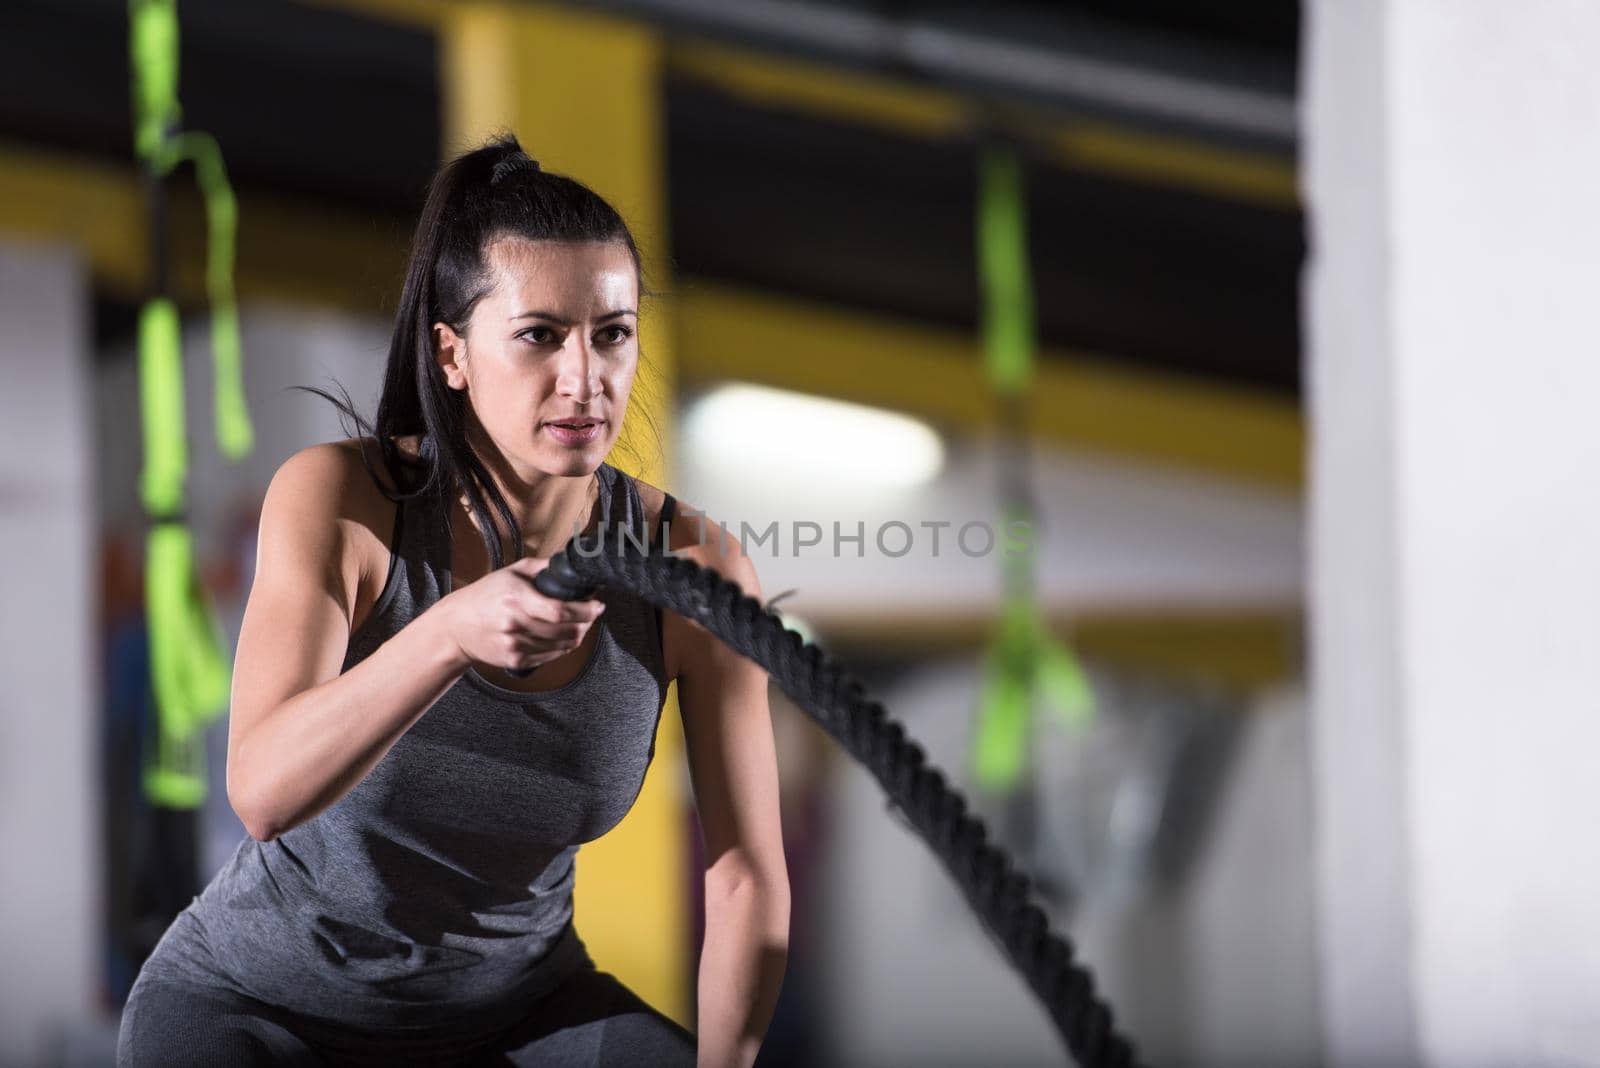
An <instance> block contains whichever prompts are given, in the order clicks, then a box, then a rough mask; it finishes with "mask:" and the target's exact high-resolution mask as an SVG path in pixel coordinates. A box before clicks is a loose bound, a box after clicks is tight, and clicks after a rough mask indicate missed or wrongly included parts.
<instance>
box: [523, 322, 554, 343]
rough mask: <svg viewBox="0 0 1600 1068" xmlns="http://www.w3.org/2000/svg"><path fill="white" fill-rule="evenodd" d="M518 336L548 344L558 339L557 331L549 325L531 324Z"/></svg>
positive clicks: (533, 341) (525, 339)
mask: <svg viewBox="0 0 1600 1068" xmlns="http://www.w3.org/2000/svg"><path fill="white" fill-rule="evenodd" d="M517 336H518V337H520V338H521V339H522V340H524V341H529V342H532V343H533V344H535V345H548V344H550V342H552V341H554V340H555V339H556V332H555V331H554V330H552V329H550V328H549V327H548V326H530V327H528V329H526V330H524V331H522V332H521V333H520V334H518V335H517Z"/></svg>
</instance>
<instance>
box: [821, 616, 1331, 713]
mask: <svg viewBox="0 0 1600 1068" xmlns="http://www.w3.org/2000/svg"><path fill="white" fill-rule="evenodd" d="M809 622H813V623H815V625H816V626H817V630H818V632H819V633H820V634H821V636H822V641H823V643H824V644H825V645H828V646H831V647H834V648H840V649H845V650H848V648H849V647H851V646H860V647H871V648H873V649H875V650H877V651H879V652H897V653H900V654H902V655H912V654H917V655H922V656H939V655H955V654H960V655H966V654H970V653H972V652H975V651H977V650H979V649H983V648H987V646H988V644H989V642H990V641H991V639H992V637H993V635H994V628H995V620H994V618H993V617H990V616H986V615H975V614H973V615H950V614H944V615H940V616H938V617H932V616H929V615H928V614H927V613H921V614H919V615H916V616H905V615H898V614H893V613H888V614H883V615H876V616H873V615H867V616H861V615H853V616H851V617H849V618H841V619H820V620H810V621H809ZM1051 630H1052V631H1054V632H1055V633H1056V634H1057V635H1059V636H1060V637H1061V638H1062V639H1063V640H1065V641H1067V642H1068V643H1070V644H1071V645H1072V647H1073V649H1074V650H1075V651H1076V652H1078V653H1080V654H1081V655H1082V656H1084V657H1085V658H1086V659H1087V660H1089V661H1091V662H1092V663H1094V664H1096V665H1098V666H1101V667H1109V668H1118V669H1125V670H1129V671H1137V672H1140V673H1144V674H1151V675H1156V676H1160V677H1163V678H1167V679H1171V680H1173V681H1176V682H1182V683H1186V684H1189V685H1198V686H1215V687H1221V688H1224V689H1227V690H1230V691H1234V692H1247V691H1251V690H1256V689H1260V688H1262V687H1265V686H1271V685H1275V684H1278V683H1282V682H1287V681H1290V680H1293V679H1297V678H1301V677H1302V676H1303V673H1304V664H1303V663H1302V655H1301V643H1302V638H1301V616H1300V611H1299V609H1298V607H1297V606H1294V605H1285V606H1282V607H1279V608H1274V609H1264V610H1248V611H1245V610H1219V611H1206V610H1195V609H1192V608H1190V609H1184V610H1173V611H1170V612H1161V611H1154V612H1149V611H1140V612H1137V613H1126V612H1117V611H1110V610H1107V611H1104V612H1096V611H1089V612H1087V613H1085V612H1082V611H1078V612H1075V613H1073V614H1071V615H1066V614H1061V615H1058V616H1056V617H1054V618H1053V619H1052V620H1051Z"/></svg>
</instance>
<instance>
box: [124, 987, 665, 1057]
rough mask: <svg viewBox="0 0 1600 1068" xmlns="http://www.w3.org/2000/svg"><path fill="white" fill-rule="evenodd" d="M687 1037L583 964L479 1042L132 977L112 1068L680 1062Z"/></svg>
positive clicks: (219, 990)
mask: <svg viewBox="0 0 1600 1068" xmlns="http://www.w3.org/2000/svg"><path fill="white" fill-rule="evenodd" d="M694 1063H695V1038H694V1035H693V1034H691V1033H690V1032H688V1031H686V1030H684V1029H683V1028H682V1027H680V1026H679V1025H678V1024H677V1023H676V1022H675V1021H673V1020H672V1019H670V1018H668V1017H667V1016H664V1015H662V1014H661V1013H660V1012H657V1011H656V1010H655V1009H653V1008H651V1007H650V1006H649V1005H648V1004H647V1003H645V1001H643V1000H642V999H641V998H640V997H639V996H638V995H637V994H635V993H634V992H633V991H631V990H629V989H628V988H627V987H626V986H624V985H623V984H622V982H621V981H620V980H618V979H617V978H616V977H615V976H614V975H611V974H610V973H609V972H602V971H599V970H597V969H595V968H592V967H590V968H584V969H581V970H580V971H578V972H577V973H576V974H575V975H573V976H572V977H571V978H569V979H567V980H566V981H565V982H564V983H563V984H562V985H561V986H559V987H557V988H556V989H555V990H554V991H552V992H551V993H550V994H549V995H547V996H545V997H543V998H539V999H538V1000H536V1001H535V1002H534V1003H533V1004H532V1005H530V1006H529V1011H528V1013H527V1014H526V1015H524V1016H523V1017H522V1019H521V1020H519V1021H517V1022H516V1023H514V1024H512V1025H510V1026H509V1027H506V1028H503V1029H500V1030H498V1031H495V1032H493V1033H491V1034H489V1035H487V1036H485V1035H477V1036H470V1037H469V1036H451V1035H439V1036H435V1037H430V1038H426V1039H423V1038H416V1037H406V1038H401V1037H396V1036H393V1035H383V1034H376V1033H372V1032H365V1031H358V1030H349V1029H342V1028H331V1027H329V1026H328V1025H327V1024H325V1023H322V1022H320V1021H315V1020H309V1019H307V1018H305V1017H302V1016H298V1015H295V1014H293V1013H290V1012H287V1011H285V1010H283V1009H280V1008H278V1007H276V1006H273V1005H268V1004H266V1003H264V1002H261V1001H257V1000H255V999H254V998H249V997H246V996H244V995H242V994H238V993H235V992H233V991H231V990H227V989H225V988H221V987H209V986H200V985H191V984H189V983H185V982H181V981H176V980H170V979H157V978H153V977H149V976H145V975H141V976H140V977H139V979H138V981H137V982H135V983H134V987H133V990H132V992H131V993H130V994H129V995H128V1003H127V1005H126V1007H125V1008H124V1009H123V1011H122V1028H121V1031H120V1032H119V1034H118V1037H117V1065H118V1068H146V1066H161V1068H183V1066H186V1065H195V1066H200V1065H207V1066H209V1065H223V1064H225V1065H248V1066H255V1065H280V1064H284V1065H351V1066H365V1065H374V1066H376V1065H403V1064H459V1065H519V1066H520V1065H550V1066H562V1068H566V1066H571V1068H580V1066H581V1068H598V1066H602V1065H630V1066H631V1065H669V1066H677V1065H682V1066H684V1068H693V1066H694Z"/></svg>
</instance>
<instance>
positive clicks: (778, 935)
mask: <svg viewBox="0 0 1600 1068" xmlns="http://www.w3.org/2000/svg"><path fill="white" fill-rule="evenodd" d="M788 955H789V891H788V887H787V886H786V885H785V886H782V887H778V888H772V887H763V886H760V885H759V884H755V883H745V884H743V885H741V886H739V887H737V888H733V889H723V888H720V887H714V886H713V885H712V883H711V882H710V881H708V882H707V885H706V934H705V944H704V945H703V947H702V948H701V951H700V976H699V982H698V993H699V1024H698V1034H697V1036H696V1037H697V1042H698V1045H699V1054H698V1060H697V1068H749V1066H750V1065H751V1064H752V1063H753V1062H754V1061H755V1059H756V1053H757V1052H758V1051H759V1050H760V1048H761V1040H762V1039H763V1038H764V1037H765V1036H766V1033H767V1026H768V1025H769V1024H770V1023H771V1022H772V1011H773V1009H774V1007H775V1006H776V1005H777V1003H778V991H779V989H780V988H781V987H782V986H783V971H784V966H785V964H786V963H787V961H788Z"/></svg>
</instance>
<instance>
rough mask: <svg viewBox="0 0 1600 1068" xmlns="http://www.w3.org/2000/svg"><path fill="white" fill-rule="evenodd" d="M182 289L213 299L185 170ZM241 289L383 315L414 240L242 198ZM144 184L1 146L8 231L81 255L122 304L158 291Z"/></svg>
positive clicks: (279, 202) (0, 228)
mask: <svg viewBox="0 0 1600 1068" xmlns="http://www.w3.org/2000/svg"><path fill="white" fill-rule="evenodd" d="M168 189H169V191H170V192H169V198H168V213H169V217H168V231H167V237H168V240H169V242H170V245H169V250H168V251H169V255H170V257H171V263H172V272H173V278H172V281H173V285H174V287H175V289H176V291H177V294H178V296H179V299H180V300H186V301H187V300H201V299H204V296H205V250H206V228H205V214H204V209H203V207H202V205H201V203H200V199H199V197H198V195H197V194H196V193H195V190H194V185H193V182H192V181H190V180H189V179H188V178H187V172H186V171H184V172H180V173H179V175H178V177H176V178H174V179H172V180H171V181H170V182H169V184H168ZM238 202H239V235H238V243H237V248H238V263H237V265H236V270H235V288H236V290H237V292H238V295H239V296H240V298H242V299H245V300H252V299H267V300H279V301H291V302H295V303H300V304H311V305H320V306H327V307H338V308H347V309H360V310H364V311H377V310H379V306H380V305H381V304H382V303H384V302H385V301H387V300H389V299H391V294H392V293H393V292H396V291H398V286H399V281H400V276H401V271H402V270H403V268H404V266H405V252H406V243H407V241H408V240H409V238H410V234H409V233H408V232H406V229H405V227H403V226H400V225H387V224H375V223H374V220H373V218H372V216H371V215H368V214H366V213H360V212H345V211H341V210H338V209H330V208H324V207H320V206H310V205H307V204H306V203H304V202H303V201H298V200H295V199H292V198H286V197H279V196H273V195H264V194H261V193H257V192H252V191H241V192H239V194H238ZM146 211H147V205H146V202H145V193H144V185H143V180H142V179H141V178H140V176H139V175H138V173H137V172H136V171H135V170H134V168H133V165H132V163H131V162H130V163H129V164H127V165H118V164H113V163H106V162H102V161H96V160H85V159H82V158H80V157H76V156H69V155H66V154H62V153H53V152H46V151H40V150H35V149H29V148H21V147H17V146H9V145H7V146H0V232H3V233H7V234H11V235H15V236H18V237H23V238H32V239H36V240H42V241H60V242H65V243H67V244H71V245H74V246H76V247H77V248H78V249H79V250H80V251H81V253H82V255H83V256H84V258H85V260H86V261H87V263H88V266H89V270H90V272H91V275H92V276H93V278H94V281H95V284H96V286H97V287H98V288H99V289H100V290H101V291H102V292H104V293H108V294H110V295H112V296H116V297H120V298H122V299H124V300H138V299H141V298H143V297H144V296H145V293H146V290H147V288H148V285H149V269H150V263H149V256H150V248H149V227H148V224H147V217H146Z"/></svg>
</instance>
